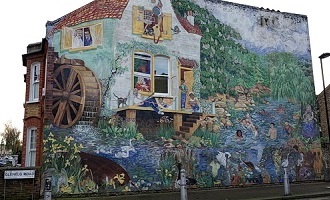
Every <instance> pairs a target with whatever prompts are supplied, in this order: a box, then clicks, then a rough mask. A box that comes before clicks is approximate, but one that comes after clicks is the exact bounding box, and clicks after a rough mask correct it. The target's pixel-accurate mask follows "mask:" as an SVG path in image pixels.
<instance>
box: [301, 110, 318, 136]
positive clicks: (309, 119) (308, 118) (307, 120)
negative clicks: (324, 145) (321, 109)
mask: <svg viewBox="0 0 330 200" xmlns="http://www.w3.org/2000/svg"><path fill="white" fill-rule="evenodd" d="M316 133H317V131H316V126H315V121H314V113H313V110H312V107H311V106H310V105H307V106H306V110H305V113H304V114H303V123H302V133H301V134H302V136H304V137H305V138H314V137H315V136H316Z"/></svg>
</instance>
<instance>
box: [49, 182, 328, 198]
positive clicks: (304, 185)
mask: <svg viewBox="0 0 330 200" xmlns="http://www.w3.org/2000/svg"><path fill="white" fill-rule="evenodd" d="M289 191H290V194H289V195H284V185H283V184H269V185H251V186H246V187H227V188H212V189H188V192H187V195H188V199H185V200H211V199H212V200H214V199H216V200H288V199H303V200H330V182H318V181H316V182H315V181H314V182H299V183H290V184H289ZM53 199H56V200H77V199H79V200H105V199H107V200H180V199H181V194H180V190H178V191H171V192H157V191H156V192H155V191H153V192H148V191H146V192H139V193H136V192H134V193H133V192H132V193H123V194H107V195H105V194H104V195H103V196H100V194H98V196H96V194H95V196H94V195H90V196H88V197H86V196H84V197H83V196H68V197H67V198H64V197H61V198H53ZM181 200H182V199H181Z"/></svg>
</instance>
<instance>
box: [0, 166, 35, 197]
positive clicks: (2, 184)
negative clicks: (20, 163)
mask: <svg viewBox="0 0 330 200" xmlns="http://www.w3.org/2000/svg"><path fill="white" fill-rule="evenodd" d="M32 169H35V170H36V171H35V178H34V179H8V180H5V179H4V171H5V170H32ZM40 177H41V175H40V168H31V167H28V168H22V167H19V168H18V167H15V168H0V188H1V189H0V190H1V192H0V199H6V200H20V199H22V200H27V199H40V188H41V187H40V183H41V181H40Z"/></svg>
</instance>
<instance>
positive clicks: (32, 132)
mask: <svg viewBox="0 0 330 200" xmlns="http://www.w3.org/2000/svg"><path fill="white" fill-rule="evenodd" d="M37 135H38V129H37V128H36V127H30V128H28V129H27V142H26V159H25V166H26V167H34V166H36V157H37ZM31 147H32V148H31Z"/></svg>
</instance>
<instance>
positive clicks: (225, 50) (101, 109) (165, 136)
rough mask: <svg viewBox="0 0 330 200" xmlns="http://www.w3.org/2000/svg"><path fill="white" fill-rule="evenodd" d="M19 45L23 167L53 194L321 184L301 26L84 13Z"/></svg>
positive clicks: (187, 11) (107, 1)
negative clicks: (39, 175) (44, 179)
mask: <svg viewBox="0 0 330 200" xmlns="http://www.w3.org/2000/svg"><path fill="white" fill-rule="evenodd" d="M46 27H47V30H46V37H45V39H43V40H42V42H41V43H36V44H31V45H29V46H28V52H27V54H24V55H23V65H24V66H26V67H27V75H26V83H27V90H26V91H27V93H26V103H25V117H24V138H23V140H24V145H23V148H24V149H25V150H24V151H25V153H24V155H23V165H25V166H42V168H43V172H44V175H47V176H52V181H53V193H54V195H59V194H64V193H68V194H72V193H89V192H110V191H115V192H123V191H141V190H165V189H166V190H167V189H173V190H175V189H177V188H178V187H177V186H178V185H177V178H178V173H179V170H180V169H181V168H184V169H185V170H186V172H187V177H188V178H189V180H192V181H191V182H190V183H191V184H192V186H191V187H201V188H202V187H219V186H220V187H221V186H229V185H249V184H267V183H278V182H283V175H284V171H283V168H282V167H281V165H282V163H284V164H285V163H287V166H288V168H289V169H290V170H289V172H290V180H291V181H302V180H315V179H323V178H324V177H323V160H322V158H323V157H322V151H321V148H320V138H319V137H318V125H317V124H318V122H317V121H316V119H317V117H315V116H314V111H313V109H314V106H315V105H316V101H315V95H314V94H315V92H314V85H313V73H312V66H311V55H310V44H309V34H308V23H307V17H306V16H304V15H297V14H290V13H282V12H278V11H271V10H269V9H267V10H265V9H260V8H256V7H251V6H246V5H240V4H234V3H230V2H225V1H218V2H213V1H204V0H203V1H202V0H195V1H188V0H173V1H160V0H144V1H139V0H130V1H129V0H120V1H119V0H94V1H92V2H90V3H89V4H86V5H85V6H83V7H81V8H78V9H77V10H75V11H72V12H71V13H68V14H67V15H65V16H63V17H61V18H59V19H57V20H55V21H48V22H47V24H46Z"/></svg>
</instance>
